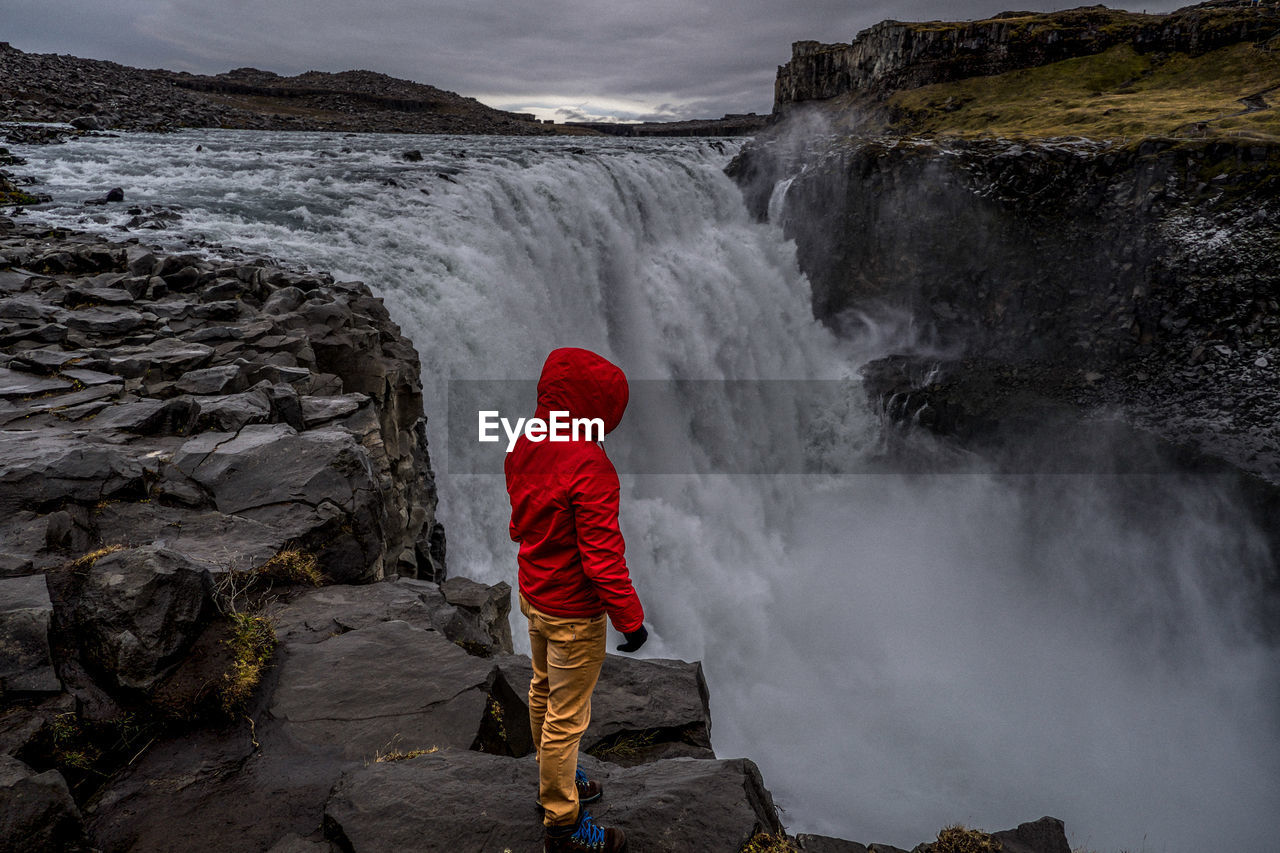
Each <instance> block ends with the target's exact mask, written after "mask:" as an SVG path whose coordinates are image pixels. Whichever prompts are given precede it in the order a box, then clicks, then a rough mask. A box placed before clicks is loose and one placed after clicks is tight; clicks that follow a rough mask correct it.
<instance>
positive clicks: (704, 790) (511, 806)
mask: <svg viewBox="0 0 1280 853" xmlns="http://www.w3.org/2000/svg"><path fill="white" fill-rule="evenodd" d="M582 763H583V768H584V769H585V770H586V771H587V772H588V773H589V774H590V775H591V776H592V778H595V779H598V780H600V781H601V783H602V785H603V786H604V788H605V791H606V792H607V793H606V794H605V799H604V800H603V801H602V802H601V803H600V804H599V805H597V806H594V807H592V808H591V812H592V814H593V815H595V816H596V817H597V818H598V819H599V820H600V822H601V823H603V824H605V825H613V826H618V827H619V828H621V829H623V830H624V831H625V832H626V834H627V841H628V848H629V849H631V850H636V851H640V850H645V851H654V853H656V851H681V853H684V851H689V850H692V849H697V850H699V851H708V852H709V853H738V851H739V850H741V849H742V848H743V847H744V846H745V845H746V843H747V842H748V841H749V840H750V839H751V838H752V837H753V836H754V835H755V834H756V833H758V832H761V831H764V832H781V831H782V828H781V826H780V824H779V823H778V818H777V814H776V812H775V810H774V807H773V802H772V798H770V796H769V793H768V791H766V790H765V789H764V786H763V785H762V784H761V781H760V774H759V771H758V770H757V769H756V767H755V765H754V764H752V763H751V762H750V761H748V760H746V759H736V760H732V761H695V760H691V759H672V760H669V761H661V762H658V763H656V764H648V765H645V766H643V767H635V768H629V769H623V768H618V767H612V766H610V765H607V764H602V763H598V762H595V761H593V760H592V759H591V758H590V757H589V756H587V757H584V758H583V760H582ZM537 791H538V765H537V763H536V762H535V761H534V760H533V758H532V757H529V758H522V759H513V758H502V757H498V756H492V755H484V754H482V753H477V752H464V751H459V750H440V751H438V752H435V753H430V754H427V755H422V756H419V757H417V758H412V759H407V760H403V761H395V762H385V763H379V764H371V765H369V766H368V767H365V768H361V769H359V770H354V771H349V772H348V773H346V774H344V775H343V777H342V780H341V781H340V782H339V783H338V784H337V786H336V787H335V788H334V791H333V795H332V796H331V797H330V799H329V802H328V804H327V805H326V807H325V831H326V834H327V835H328V836H329V837H330V838H331V839H333V840H334V841H335V842H337V843H338V845H339V846H342V847H343V848H344V849H346V850H350V851H353V853H370V852H371V851H382V850H422V851H430V850H441V851H446V850H447V851H454V850H468V851H470V850H475V851H495V853H496V851H503V850H532V849H536V847H537V846H538V845H539V844H541V842H542V826H541V823H540V821H539V820H538V819H537V814H536V812H534V810H533V808H532V805H531V804H532V801H533V800H534V799H535V798H536V796H537ZM409 815H412V819H406V817H407V816H409ZM477 816H483V819H477ZM691 839H696V841H694V842H693V844H692V845H691Z"/></svg>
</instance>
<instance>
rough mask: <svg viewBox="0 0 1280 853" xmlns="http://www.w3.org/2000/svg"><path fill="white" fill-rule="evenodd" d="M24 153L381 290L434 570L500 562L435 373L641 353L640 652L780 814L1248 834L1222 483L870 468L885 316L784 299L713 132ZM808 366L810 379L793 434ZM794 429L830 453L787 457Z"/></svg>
mask: <svg viewBox="0 0 1280 853" xmlns="http://www.w3.org/2000/svg"><path fill="white" fill-rule="evenodd" d="M197 145H199V146H201V150H197ZM408 148H414V149H418V150H420V152H421V154H422V159H421V160H420V161H415V162H410V161H408V160H406V159H405V158H403V157H402V156H401V153H402V152H403V151H404V150H405V149H408ZM20 153H22V154H23V155H24V156H26V157H28V158H29V160H30V165H29V166H28V167H27V169H26V170H27V171H29V172H32V173H34V174H36V175H37V176H38V177H39V178H40V179H41V181H42V182H43V183H44V184H45V187H44V188H43V189H44V191H47V192H51V193H52V194H54V196H55V204H54V206H53V207H52V208H51V209H49V210H47V211H44V212H42V213H40V215H41V216H42V217H44V218H46V219H48V220H50V221H51V222H56V223H59V224H68V225H72V226H75V227H80V228H88V229H96V230H101V231H105V232H108V233H116V234H118V233H119V232H117V231H115V230H114V228H115V225H116V223H117V222H118V221H119V219H120V218H122V214H119V213H117V212H115V210H113V209H104V208H92V209H86V208H83V207H81V206H80V204H79V202H80V200H81V199H83V198H87V197H89V196H93V195H101V193H103V192H105V190H106V189H107V188H109V187H111V186H116V185H119V186H122V187H124V188H125V192H126V198H127V199H128V202H129V203H130V204H135V203H136V204H167V205H181V206H182V207H181V210H179V211H178V212H179V213H180V214H181V216H182V217H183V218H182V219H181V220H180V221H178V222H175V223H173V225H172V227H171V228H170V229H169V230H166V231H160V232H155V233H154V234H152V233H144V234H143V236H144V237H154V238H156V239H159V240H167V241H181V240H185V239H190V238H193V237H194V238H198V239H199V240H201V241H203V245H204V246H205V248H206V249H207V250H208V251H214V252H217V251H222V249H220V247H219V246H218V245H212V244H223V245H225V246H233V247H239V248H242V249H245V250H247V251H250V252H255V253H263V254H268V255H272V256H275V257H279V258H281V259H283V260H285V261H288V262H294V263H302V264H308V265H311V266H314V267H316V268H320V269H327V270H330V271H332V272H333V273H334V274H335V275H336V276H338V277H340V278H358V279H361V280H364V281H366V282H368V283H369V284H370V285H371V286H372V287H373V288H374V289H375V290H376V291H377V292H378V293H379V294H380V295H382V296H383V298H384V299H385V300H386V302H387V305H388V307H389V308H390V310H391V313H392V316H393V318H395V319H396V320H397V322H399V323H400V325H401V326H402V328H403V329H404V331H405V333H406V334H407V335H408V336H409V337H410V338H411V339H412V340H413V341H414V343H415V345H416V346H417V348H418V350H419V352H420V354H421V356H422V362H423V378H424V382H425V385H426V394H425V400H426V407H427V414H428V417H429V424H428V435H429V438H430V441H431V447H432V454H433V460H435V462H436V465H437V468H438V471H439V485H440V490H441V510H440V514H441V518H442V519H443V520H444V522H445V524H446V528H447V530H448V535H449V543H450V552H449V556H450V569H451V571H452V572H453V573H455V574H459V575H466V576H470V577H474V578H477V579H479V580H483V581H487V582H496V581H498V580H507V581H509V582H512V583H513V584H514V581H515V577H514V576H515V546H514V545H513V544H512V543H511V542H510V541H509V540H508V539H507V534H506V531H507V512H508V510H507V504H506V495H505V491H504V484H503V482H502V480H501V478H500V477H496V476H493V475H487V474H475V473H468V472H467V471H466V470H464V469H463V468H462V466H452V465H451V464H450V461H451V460H450V458H449V453H448V446H449V444H450V443H451V442H452V441H453V438H452V437H448V436H446V435H445V434H444V427H445V425H446V422H447V418H446V399H447V397H448V394H449V389H450V380H455V381H456V380H464V379H526V380H532V379H534V378H536V376H537V372H538V369H539V367H540V366H541V363H542V360H543V358H544V357H545V356H546V353H547V352H548V351H549V350H550V349H552V348H554V347H557V346H583V347H588V348H591V349H594V350H597V351H599V352H600V353H602V354H604V355H605V356H607V357H609V358H610V359H612V360H614V361H615V362H617V363H618V364H620V365H622V366H623V367H624V369H625V370H626V371H627V373H628V375H629V377H631V379H632V380H633V381H634V382H637V383H646V382H652V383H654V384H653V386H652V387H653V388H656V389H658V391H656V392H655V393H652V394H650V395H641V396H640V397H638V398H637V399H640V400H643V401H644V404H643V405H640V404H635V405H633V406H632V408H631V410H630V411H629V412H628V414H627V416H626V418H625V419H624V421H623V425H622V427H621V428H620V429H619V430H618V432H617V433H616V434H615V435H614V436H611V437H610V439H609V442H608V444H607V446H608V449H609V452H610V454H611V456H613V457H614V458H615V460H616V461H617V463H618V467H619V469H620V470H621V471H622V472H623V481H624V497H623V510H622V525H623V529H624V533H625V534H626V536H627V542H628V558H629V563H630V566H631V570H632V574H633V577H634V578H635V583H636V586H637V588H638V590H639V592H640V595H641V597H642V599H643V601H644V603H645V606H646V609H647V612H648V619H649V623H650V625H651V628H652V631H653V635H654V639H653V641H652V643H651V645H650V646H649V647H647V648H646V650H645V653H646V654H650V655H653V656H671V657H680V658H685V659H702V660H704V662H705V667H706V672H707V675H708V680H709V682H710V686H711V694H712V703H713V705H712V710H713V717H714V720H715V729H714V731H713V739H714V742H715V746H716V749H717V751H718V752H719V753H720V754H721V755H725V756H733V755H747V756H749V757H752V758H754V759H756V760H757V761H758V762H759V763H760V764H761V767H762V770H763V771H764V776H765V780H766V783H767V784H768V785H769V786H770V787H771V788H772V790H773V791H774V793H775V795H776V797H777V799H778V801H779V803H780V804H781V805H782V806H783V807H784V808H785V809H786V810H787V813H786V815H785V817H786V819H787V822H788V824H789V826H790V827H791V829H792V830H793V831H819V832H829V833H832V834H839V835H844V836H845V837H850V838H857V839H859V840H862V841H864V842H865V841H887V842H889V843H893V844H896V845H898V846H902V847H907V848H910V847H912V846H914V844H916V843H917V842H919V841H922V840H925V839H927V838H931V837H932V833H934V832H936V830H937V829H938V828H940V827H941V826H943V825H944V824H946V823H951V822H957V821H959V822H965V823H969V824H972V825H979V826H983V827H985V828H988V829H996V828H1003V827H1005V826H1011V825H1013V824H1015V823H1017V822H1020V821H1023V820H1032V819H1035V818H1038V817H1039V816H1040V815H1042V814H1053V815H1055V816H1058V817H1061V818H1063V819H1065V820H1066V821H1067V826H1068V829H1069V831H1072V833H1073V835H1074V836H1075V837H1074V841H1075V843H1077V844H1080V845H1084V846H1087V847H1089V848H1096V849H1100V850H1101V849H1108V848H1110V849H1114V848H1127V849H1130V850H1136V849H1147V850H1170V851H1178V850H1186V851H1190V850H1198V849H1205V848H1206V847H1211V848H1216V847H1222V848H1224V849H1239V850H1263V849H1267V848H1269V847H1271V846H1273V840H1272V839H1273V837H1274V834H1275V831H1276V830H1277V829H1280V827H1277V826H1276V825H1275V824H1276V819H1275V817H1274V804H1275V803H1276V802H1280V781H1278V780H1280V772H1278V771H1280V754H1278V750H1277V746H1276V745H1277V742H1280V737H1278V735H1280V725H1278V722H1277V715H1276V712H1275V708H1276V707H1277V702H1276V700H1277V698H1280V696H1277V687H1276V685H1277V683H1278V681H1277V679H1276V675H1277V673H1278V672H1280V663H1278V661H1277V656H1276V653H1275V650H1274V649H1273V648H1271V647H1269V646H1267V645H1265V644H1263V643H1262V642H1260V641H1259V640H1258V639H1257V638H1256V637H1255V635H1254V631H1253V628H1252V626H1251V625H1250V624H1249V623H1248V621H1247V619H1245V618H1244V616H1243V615H1242V614H1244V613H1245V612H1246V611H1247V606H1248V599H1249V597H1250V596H1251V595H1253V594H1255V593H1256V592H1257V590H1258V589H1259V588H1260V584H1261V583H1262V581H1261V579H1260V578H1261V574H1262V570H1263V567H1265V566H1266V565H1267V564H1268V560H1269V559H1270V555H1268V554H1267V553H1266V546H1265V544H1264V543H1263V541H1262V538H1261V537H1260V536H1258V535H1257V532H1256V531H1254V530H1252V529H1250V528H1249V527H1248V525H1247V524H1246V523H1244V522H1243V521H1241V519H1242V518H1243V517H1244V514H1243V512H1241V510H1240V508H1239V501H1238V499H1237V498H1236V497H1235V496H1234V495H1233V494H1232V493H1231V492H1230V491H1229V489H1227V488H1225V487H1223V486H1221V485H1219V484H1215V483H1212V482H1205V481H1200V480H1195V479H1192V478H1185V477H1184V478H1179V477H1174V476H1172V475H1170V476H1167V477H1151V478H1148V479H1146V480H1143V479H1140V478H1131V479H1127V480H1123V481H1121V479H1119V478H1103V477H1087V476H1077V477H1067V476H1064V477H1058V478H1053V477H1049V478H1043V477H1042V478H1035V477H998V476H994V475H990V474H984V473H981V472H969V473H963V474H951V475H945V476H944V475H907V474H900V473H879V474H872V473H866V472H865V470H863V469H862V468H860V467H859V460H864V459H865V458H866V457H867V456H868V455H869V454H870V453H872V452H873V449H874V447H875V445H876V435H877V430H878V421H877V418H876V416H875V414H874V413H873V412H872V411H871V410H870V408H869V407H868V406H867V405H866V403H865V402H864V401H863V400H862V398H861V395H860V394H859V393H858V392H857V380H856V369H857V367H858V365H859V364H861V363H863V362H864V361H865V360H867V359H868V358H870V357H873V356H875V355H878V354H882V353H883V352H886V351H890V350H893V349H899V348H901V347H902V346H903V345H904V344H909V342H907V341H903V340H901V339H899V338H898V337H897V336H896V335H895V334H894V333H891V330H890V331H888V332H887V331H886V330H885V329H880V330H879V332H880V334H874V333H873V332H875V331H876V330H875V329H873V328H872V327H871V326H870V325H868V330H867V334H865V335H863V336H861V337H858V338H857V339H854V340H837V339H836V338H835V337H833V336H832V335H831V334H830V333H829V332H828V331H827V330H826V329H824V328H823V327H822V326H820V325H819V324H817V323H815V322H814V320H813V319H812V315H811V312H810V306H809V298H810V294H809V288H808V283H807V282H806V280H805V278H804V276H803V275H802V274H801V273H800V271H799V269H798V267H797V263H796V258H795V249H794V245H793V244H790V243H788V242H787V241H785V240H784V239H783V238H782V236H781V234H780V233H779V232H778V230H777V229H776V228H774V227H772V226H770V225H767V224H761V223H756V222H754V221H752V220H751V219H750V218H749V216H748V215H747V212H746V211H745V209H744V207H743V204H742V201H741V198H740V195H739V193H738V190H737V188H736V187H735V186H734V185H733V184H732V183H731V182H730V181H729V180H728V179H727V178H726V177H725V176H724V174H723V173H722V171H721V170H722V168H723V166H724V164H725V163H726V161H727V159H728V156H729V154H730V153H732V152H731V151H729V150H728V149H727V148H726V147H725V145H724V144H723V143H719V142H709V141H689V140H680V141H653V140H650V141H645V140H620V139H606V140H597V139H576V138H572V139H571V138H556V139H550V140H545V139H539V140H528V139H497V138H466V137H393V136H367V135H366V136H358V137H357V136H348V137H344V136H340V135H337V134H319V133H316V134H312V133H307V134H261V133H250V132H184V133H180V134H172V135H131V136H126V137H124V138H121V139H85V140H81V141H77V142H75V143H73V144H70V145H67V146H65V147H64V146H48V147H45V148H23V149H21V151H20ZM785 190H786V188H785V187H779V188H778V189H777V190H776V191H775V194H774V199H773V201H772V202H771V204H770V207H771V208H774V207H775V206H776V207H777V208H778V209H781V206H782V205H783V204H784V202H785ZM743 380H752V381H756V380H758V382H755V383H754V384H749V385H747V386H745V388H744V387H743V386H740V385H735V384H734V383H738V382H741V381H743ZM800 380H803V382H801V381H800ZM805 383H817V384H818V385H820V386H821V388H822V389H824V392H830V391H831V390H833V389H834V390H835V392H836V393H835V394H834V395H831V396H833V398H834V399H835V402H834V403H832V401H830V400H828V401H827V402H828V404H829V405H828V407H827V408H826V409H824V411H823V415H822V417H821V418H818V419H816V420H814V421H812V422H810V423H809V424H808V426H807V427H806V429H810V430H811V432H800V433H798V432H797V429H796V423H797V421H796V417H797V412H798V411H799V408H798V407H799V406H800V404H801V403H802V402H803V400H801V399H800V398H801V397H804V392H803V389H804V387H806V386H805ZM731 389H736V390H731ZM797 389H799V390H797ZM528 409H529V411H520V412H516V413H515V414H520V415H523V414H528V413H530V411H531V410H532V399H530V400H529V401H528ZM814 453H816V454H817V455H818V456H819V457H821V459H822V460H823V461H824V464H822V465H820V466H818V467H819V468H820V469H821V470H822V471H824V472H826V473H821V474H818V473H812V472H811V471H810V469H808V468H806V467H805V466H804V465H802V464H798V463H797V461H796V460H797V458H798V456H799V457H804V456H805V455H806V454H809V455H810V456H811V455H813V454H814ZM797 455H798V456H797ZM761 460H763V462H761ZM850 460H852V461H850ZM756 462H760V464H753V463H756ZM743 470H747V471H752V472H753V473H725V472H726V471H739V472H740V471H743ZM855 471H858V472H860V473H851V472H855ZM806 472H808V473H806ZM832 472H836V473H832ZM841 472H843V473H841ZM518 627H519V626H518ZM516 635H517V637H518V636H519V635H520V631H519V630H517V632H516Z"/></svg>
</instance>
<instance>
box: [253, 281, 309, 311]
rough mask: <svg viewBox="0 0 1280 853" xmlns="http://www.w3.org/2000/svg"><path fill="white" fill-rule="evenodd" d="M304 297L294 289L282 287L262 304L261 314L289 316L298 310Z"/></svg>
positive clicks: (299, 291)
mask: <svg viewBox="0 0 1280 853" xmlns="http://www.w3.org/2000/svg"><path fill="white" fill-rule="evenodd" d="M304 298H305V297H304V296H303V294H302V291H301V290H299V289H298V288H296V287H282V288H280V289H279V290H277V291H276V292H275V293H273V294H271V296H270V297H268V299H267V301H266V302H264V303H262V313H263V314H277V315H278V314H290V313H292V312H294V311H296V310H298V306H299V305H301V304H302V301H303V299H304Z"/></svg>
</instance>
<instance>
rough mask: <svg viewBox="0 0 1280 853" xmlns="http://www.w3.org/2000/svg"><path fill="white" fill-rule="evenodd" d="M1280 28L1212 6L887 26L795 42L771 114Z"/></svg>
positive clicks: (1229, 40)
mask: <svg viewBox="0 0 1280 853" xmlns="http://www.w3.org/2000/svg"><path fill="white" fill-rule="evenodd" d="M1278 28H1280V9H1277V8H1276V7H1275V6H1274V5H1273V4H1269V3H1264V4H1261V5H1255V4H1253V3H1248V2H1230V0H1228V2H1211V3H1201V4H1199V5H1197V6H1191V7H1188V8H1185V9H1182V10H1179V11H1177V12H1174V13H1172V14H1170V15H1145V14H1137V13H1132V12H1124V11H1117V10H1111V9H1108V8H1106V7H1105V6H1087V7H1081V8H1079V9H1071V10H1068V11H1064V12H1052V13H1045V14H1036V13H1031V12H1004V13H1002V14H1000V15H997V16H996V17H994V18H990V19H987V20H980V21H961V22H945V21H928V22H917V23H903V22H899V21H884V22H882V23H879V24H876V25H875V26H873V27H870V28H869V29H866V30H863V31H862V32H860V33H858V35H857V37H856V38H855V39H854V40H853V41H852V42H851V43H848V44H823V43H821V42H817V41H800V42H796V43H795V44H794V45H793V46H792V56H791V61H790V62H788V63H787V64H785V65H782V66H780V67H779V68H778V75H777V80H776V83H775V87H774V110H775V112H782V113H785V112H787V111H788V110H789V109H791V108H792V107H793V106H794V105H797V104H801V103H804V102H809V101H819V100H826V99H831V98H836V97H841V96H849V97H863V98H866V99H868V100H875V99H881V98H883V97H884V96H886V95H887V94H889V93H891V92H894V91H899V90H903V89H913V88H917V87H920V86H925V85H929V84H934V83H940V82H946V81H950V80H958V79H963V78H968V77H974V76H990V75H997V74H1003V73H1006V72H1009V71H1012V70H1015V69H1021V68H1031V67H1035V66H1040V65H1047V64H1050V63H1054V62H1059V61H1062V60H1064V59H1070V58H1072V57H1078V56H1084V55H1088V54H1095V53H1100V52H1102V51H1104V50H1106V49H1108V48H1111V47H1114V46H1116V45H1119V44H1131V45H1133V46H1134V47H1135V48H1136V49H1138V50H1140V51H1142V52H1150V53H1156V52H1168V53H1187V54H1191V55H1197V54H1201V53H1205V52H1208V51H1210V50H1213V49H1215V48H1218V47H1221V46H1223V45H1228V44H1235V43H1238V42H1242V41H1254V40H1263V41H1265V40H1266V39H1269V38H1270V37H1271V36H1272V35H1274V34H1275V32H1276V30H1277V29H1278Z"/></svg>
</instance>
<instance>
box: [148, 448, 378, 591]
mask: <svg viewBox="0 0 1280 853" xmlns="http://www.w3.org/2000/svg"><path fill="white" fill-rule="evenodd" d="M173 464H174V467H176V468H177V469H178V470H180V471H182V473H184V474H186V475H187V476H188V477H190V478H191V479H192V480H194V481H195V482H197V483H199V484H200V485H201V486H203V487H204V488H205V489H207V490H208V491H209V492H210V493H211V494H212V495H213V496H214V500H215V502H216V505H217V507H218V509H219V510H220V511H221V512H225V513H235V514H239V515H243V516H246V517H248V518H253V519H255V520H258V521H261V522H263V523H264V524H270V525H275V526H277V527H278V529H280V530H282V531H284V532H286V535H289V536H293V537H298V538H306V539H307V540H308V541H312V542H314V544H315V545H316V546H318V547H319V550H318V551H317V553H318V556H319V557H320V561H321V567H322V568H323V569H324V570H325V572H326V573H328V574H329V575H330V576H331V577H333V579H334V580H337V581H357V580H371V579H375V578H377V577H378V576H379V575H380V574H381V572H382V563H381V556H380V555H381V552H382V549H383V547H384V546H383V541H384V540H383V525H384V523H385V515H384V514H383V513H384V511H383V508H382V504H381V503H380V502H379V493H378V488H377V484H376V482H375V475H374V472H373V469H372V466H371V463H370V460H369V455H368V452H367V451H366V450H365V449H364V448H363V447H361V446H360V445H359V444H357V443H356V441H355V439H354V438H353V437H352V436H351V434H350V433H348V432H345V431H343V430H339V429H321V430H311V431H308V432H305V433H302V434H298V433H296V432H295V431H294V430H293V429H292V428H291V427H289V426H287V425H285V424H270V425H267V424H261V425H250V426H246V427H245V428H244V429H242V430H240V432H239V433H238V434H237V435H229V434H226V433H206V434H203V435H200V436H197V437H195V438H192V439H191V440H189V441H188V442H187V443H186V444H184V445H183V446H182V448H181V449H180V450H179V452H178V453H177V454H175V456H174V458H173ZM308 547H310V546H308Z"/></svg>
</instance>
